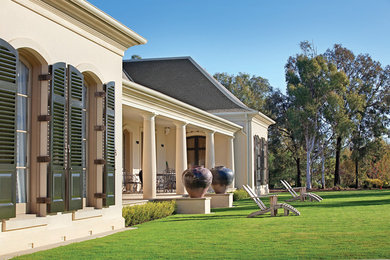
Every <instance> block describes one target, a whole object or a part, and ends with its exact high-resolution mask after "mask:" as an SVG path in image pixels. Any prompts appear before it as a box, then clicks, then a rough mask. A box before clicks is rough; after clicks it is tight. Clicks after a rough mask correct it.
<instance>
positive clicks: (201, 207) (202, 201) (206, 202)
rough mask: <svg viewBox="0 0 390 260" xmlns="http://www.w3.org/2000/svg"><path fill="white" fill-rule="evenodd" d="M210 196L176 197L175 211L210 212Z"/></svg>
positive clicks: (180, 212) (184, 212)
mask: <svg viewBox="0 0 390 260" xmlns="http://www.w3.org/2000/svg"><path fill="white" fill-rule="evenodd" d="M210 201H211V198H209V197H206V198H178V199H176V212H177V213H178V214H210Z"/></svg>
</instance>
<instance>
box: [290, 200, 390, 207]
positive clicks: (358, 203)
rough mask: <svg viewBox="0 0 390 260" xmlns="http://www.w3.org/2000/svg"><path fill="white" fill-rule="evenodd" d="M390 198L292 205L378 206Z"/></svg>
mask: <svg viewBox="0 0 390 260" xmlns="http://www.w3.org/2000/svg"><path fill="white" fill-rule="evenodd" d="M389 204H390V199H385V200H362V201H359V200H355V201H343V202H336V203H322V202H320V203H315V202H313V203H300V204H297V203H294V205H293V206H294V207H296V208H304V207H320V208H339V207H359V206H378V205H389Z"/></svg>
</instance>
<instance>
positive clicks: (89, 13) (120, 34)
mask: <svg viewBox="0 0 390 260" xmlns="http://www.w3.org/2000/svg"><path fill="white" fill-rule="evenodd" d="M13 1H16V2H20V3H22V4H23V5H27V0H13ZM29 1H31V2H33V3H35V4H38V5H40V6H42V7H45V4H46V5H47V6H50V8H52V9H53V10H56V11H58V12H60V13H62V14H65V16H64V15H61V16H62V18H66V16H68V17H70V18H72V19H74V20H69V21H71V22H74V21H77V22H79V23H81V24H83V25H84V26H87V27H89V28H91V29H93V30H94V31H96V32H98V33H99V34H101V36H102V39H103V40H107V39H111V40H112V41H114V42H116V43H118V44H120V45H121V46H122V49H123V51H124V50H127V49H128V48H130V47H131V46H134V45H140V44H145V43H146V42H147V41H146V39H145V38H143V37H142V36H140V35H139V34H137V33H135V32H134V31H132V30H131V29H129V28H128V27H126V26H125V25H123V24H122V23H120V22H118V21H117V20H115V19H114V18H112V17H111V16H109V15H108V14H106V13H104V12H103V11H102V10H100V9H98V8H97V7H95V6H94V5H92V4H90V3H88V2H87V1H85V0H29ZM76 25H77V24H76ZM95 36H99V35H98V34H96V35H95Z"/></svg>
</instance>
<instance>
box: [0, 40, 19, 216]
mask: <svg viewBox="0 0 390 260" xmlns="http://www.w3.org/2000/svg"><path fill="white" fill-rule="evenodd" d="M17 63H18V52H17V51H16V50H15V49H14V48H13V47H12V46H11V45H9V44H8V43H7V42H6V41H4V40H2V39H0V219H8V218H12V217H15V213H16V211H15V204H16V91H17Z"/></svg>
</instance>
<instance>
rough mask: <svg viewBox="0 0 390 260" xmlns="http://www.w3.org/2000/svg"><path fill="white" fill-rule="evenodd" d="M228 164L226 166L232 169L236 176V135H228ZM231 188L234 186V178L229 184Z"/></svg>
mask: <svg viewBox="0 0 390 260" xmlns="http://www.w3.org/2000/svg"><path fill="white" fill-rule="evenodd" d="M227 142H228V143H227V148H228V149H227V165H226V167H227V168H229V169H231V170H232V171H233V173H234V178H235V175H236V171H235V168H234V137H233V136H228V138H227ZM229 188H234V179H233V183H232V184H231V185H229Z"/></svg>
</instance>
